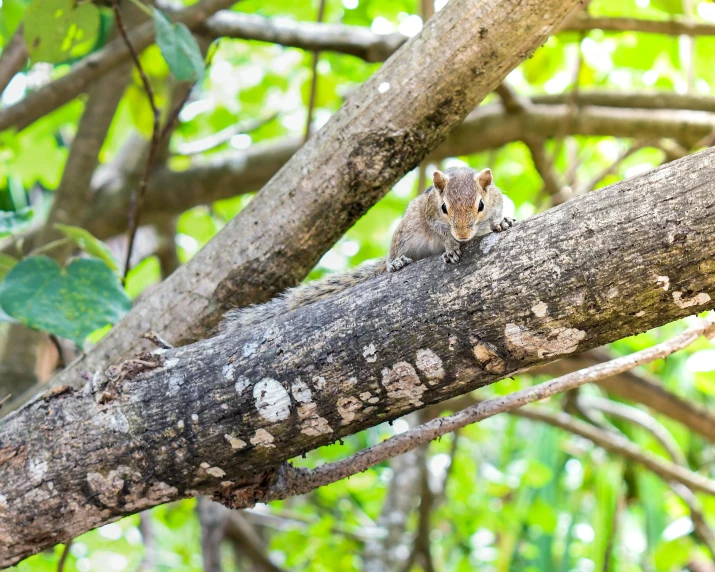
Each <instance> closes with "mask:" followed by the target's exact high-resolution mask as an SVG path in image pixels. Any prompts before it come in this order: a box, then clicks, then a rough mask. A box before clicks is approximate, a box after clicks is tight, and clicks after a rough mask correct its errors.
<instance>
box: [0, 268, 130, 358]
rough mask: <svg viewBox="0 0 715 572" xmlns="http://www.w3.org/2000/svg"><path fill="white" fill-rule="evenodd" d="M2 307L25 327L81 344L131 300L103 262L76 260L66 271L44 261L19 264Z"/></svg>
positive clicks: (2, 293)
mask: <svg viewBox="0 0 715 572" xmlns="http://www.w3.org/2000/svg"><path fill="white" fill-rule="evenodd" d="M0 305H1V306H2V308H3V310H5V312H6V313H7V314H9V315H10V316H12V317H13V318H15V319H17V320H19V321H20V322H22V323H23V324H25V325H27V326H29V327H31V328H35V329H38V330H45V331H48V332H51V333H53V334H55V335H57V336H60V337H63V338H67V339H69V340H72V341H74V342H75V343H77V344H78V345H80V346H81V345H82V343H83V342H84V339H85V338H86V337H87V336H88V335H89V334H90V333H92V332H93V331H95V330H97V329H99V328H101V327H103V326H106V325H107V324H114V323H115V322H117V321H118V320H119V319H120V318H121V317H122V316H123V315H124V314H125V313H126V312H128V311H129V309H130V308H131V305H132V303H131V300H130V299H129V297H128V296H127V294H126V292H124V290H123V289H122V287H121V285H120V283H119V280H118V279H117V277H116V276H115V275H114V274H113V273H112V271H111V270H110V269H109V268H108V267H107V265H106V264H105V263H104V262H101V261H99V260H93V259H92V260H90V259H84V258H80V259H75V260H73V261H72V262H71V263H70V264H69V265H68V266H67V267H66V268H62V267H60V265H59V264H58V263H57V262H55V261H54V260H52V259H51V258H48V257H46V256H31V257H30V258H26V259H25V260H23V261H22V262H19V263H17V264H16V265H15V266H14V268H13V269H12V270H10V272H9V273H8V275H7V276H6V277H5V281H4V282H3V283H2V285H0Z"/></svg>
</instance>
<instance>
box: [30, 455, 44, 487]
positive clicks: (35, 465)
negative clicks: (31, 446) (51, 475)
mask: <svg viewBox="0 0 715 572" xmlns="http://www.w3.org/2000/svg"><path fill="white" fill-rule="evenodd" d="M27 472H28V473H29V474H30V477H32V480H33V481H35V482H37V483H39V482H40V481H42V477H44V476H45V473H46V472H47V461H45V460H44V459H30V460H29V461H28V462H27Z"/></svg>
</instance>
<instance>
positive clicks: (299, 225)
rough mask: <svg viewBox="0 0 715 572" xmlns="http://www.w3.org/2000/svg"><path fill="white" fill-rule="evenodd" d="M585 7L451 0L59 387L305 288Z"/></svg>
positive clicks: (65, 376) (551, 2)
mask: <svg viewBox="0 0 715 572" xmlns="http://www.w3.org/2000/svg"><path fill="white" fill-rule="evenodd" d="M577 3H578V2H577V0H569V1H568V2H563V1H561V2H559V1H557V0H548V1H546V2H541V3H539V4H538V5H536V4H528V3H527V4H524V3H522V2H519V3H516V5H515V6H514V7H511V8H510V7H509V6H508V5H506V4H504V3H503V2H498V1H497V0H485V1H483V2H480V3H479V5H478V6H477V7H475V6H474V5H473V4H472V2H471V1H470V0H455V1H453V2H450V3H449V4H448V5H447V6H446V7H445V8H444V9H443V10H441V11H440V12H439V14H437V15H436V16H435V17H434V18H433V19H432V20H431V21H430V25H429V26H427V27H426V28H424V29H423V30H422V32H421V33H420V34H419V35H417V36H415V37H414V38H412V39H411V40H410V41H409V42H408V43H407V44H406V45H405V46H404V48H403V49H401V50H399V51H398V52H397V53H396V54H395V55H394V57H393V58H391V59H390V61H389V62H387V63H386V64H385V65H384V66H383V67H382V68H381V69H380V70H379V71H378V72H377V73H376V74H375V75H373V76H372V77H371V78H370V79H369V80H368V81H367V82H366V83H364V84H363V85H362V86H361V87H360V88H359V89H358V90H357V91H356V92H355V93H354V94H353V95H352V96H351V98H350V100H349V101H348V102H347V103H346V104H345V105H344V106H343V107H342V108H341V109H340V110H339V111H338V112H337V113H336V114H335V115H334V116H333V117H332V119H331V120H330V121H329V122H328V123H327V124H326V125H325V126H324V127H323V128H322V129H321V130H320V132H319V133H318V134H316V135H315V136H314V137H313V138H312V140H311V144H310V145H306V146H303V147H302V148H301V149H300V151H298V152H297V153H296V154H295V155H294V156H293V157H292V158H291V159H290V161H288V163H286V165H285V166H284V167H283V168H282V169H281V170H280V172H279V173H278V174H277V175H276V176H275V177H273V178H272V179H271V181H270V182H269V183H268V185H267V186H266V187H264V188H263V190H262V192H261V193H260V195H259V196H257V197H256V199H254V200H253V201H252V202H251V203H250V204H249V205H248V207H247V208H246V209H244V210H243V211H242V212H241V213H240V214H239V215H238V216H237V217H236V218H235V219H234V220H233V221H232V222H231V223H230V224H229V225H227V226H226V228H224V229H223V230H222V232H221V233H220V234H219V235H218V236H217V237H216V238H214V239H213V240H212V241H211V242H210V243H209V244H208V245H207V246H206V247H205V248H204V249H203V250H202V251H201V252H200V253H199V254H198V255H197V256H195V257H194V258H193V259H192V260H191V261H190V262H189V263H188V264H186V265H185V266H182V267H181V268H179V269H178V270H177V271H176V272H175V273H174V274H173V275H172V276H171V277H170V278H169V279H168V280H167V281H165V282H164V283H163V284H162V285H161V286H160V287H159V288H157V290H155V291H154V293H153V294H152V296H150V297H149V298H148V299H146V300H145V301H143V302H141V303H139V304H138V305H137V306H136V307H135V308H134V309H133V310H132V311H131V312H130V313H129V314H128V316H127V317H126V318H125V319H124V320H123V322H122V323H121V324H120V325H118V326H117V327H115V328H114V329H113V330H112V331H111V332H110V333H109V334H108V335H107V336H106V337H105V338H104V339H103V340H102V341H101V342H100V343H99V344H98V345H97V346H96V347H95V349H94V350H93V351H92V352H90V354H88V355H87V356H86V358H85V359H83V360H81V361H80V362H78V363H77V364H75V366H74V367H73V366H70V367H69V368H67V370H66V372H64V373H63V374H61V376H60V377H58V378H57V381H58V382H59V383H60V384H62V383H76V377H74V373H75V372H76V371H77V369H86V370H89V371H95V370H98V369H104V368H105V367H106V366H107V365H108V364H109V363H112V362H113V361H114V360H116V359H117V358H118V357H119V356H121V355H122V354H126V353H127V352H129V351H130V350H131V349H134V348H136V340H138V339H139V338H140V337H141V335H142V334H143V333H144V332H146V331H147V330H149V329H153V330H156V331H159V332H160V333H161V334H162V335H163V336H165V337H166V339H167V340H168V341H169V342H171V343H174V344H177V345H179V344H181V343H186V342H188V341H192V340H196V339H199V338H201V337H204V336H205V335H206V333H207V331H208V330H210V329H211V328H213V327H215V326H216V325H217V323H218V321H219V320H220V318H221V316H222V315H223V313H224V312H225V311H226V310H227V309H228V308H229V307H231V306H234V305H238V304H248V303H253V302H261V301H265V300H267V299H269V298H270V297H272V296H273V295H275V294H276V293H277V292H280V291H281V290H283V289H285V288H286V287H287V286H292V285H295V284H296V283H298V282H299V281H300V280H302V279H303V278H304V277H305V276H306V275H307V274H308V272H309V271H310V269H311V268H312V267H313V266H314V265H315V264H316V262H317V261H318V260H319V259H320V257H321V256H322V255H323V254H324V253H325V252H326V251H327V250H328V249H329V248H330V247H331V246H332V245H333V244H334V243H335V242H336V240H337V239H338V238H339V237H340V236H342V234H343V233H344V232H345V231H346V230H347V229H348V228H350V226H352V225H353V224H354V222H355V221H356V220H357V219H358V218H360V216H362V215H363V214H364V213H365V212H366V211H367V210H368V209H369V208H370V207H371V206H372V205H373V204H374V203H375V202H377V200H379V199H380V198H381V197H382V196H383V195H384V194H385V193H386V192H387V190H388V189H389V188H390V187H391V186H392V184H393V183H395V182H396V181H397V180H399V179H400V178H401V177H402V176H403V175H404V174H405V173H406V172H408V171H409V170H411V169H412V168H413V167H415V166H416V165H417V164H418V163H419V162H420V161H421V160H422V159H423V158H424V157H425V155H426V154H427V153H428V152H429V151H430V150H432V149H433V148H434V147H436V146H437V145H438V144H439V143H440V142H441V141H442V140H443V139H444V138H445V137H446V136H447V134H448V132H449V130H450V129H452V128H453V127H454V126H455V125H457V124H459V123H460V122H461V121H462V120H463V118H464V117H465V116H466V114H467V113H468V112H469V110H471V109H473V108H474V106H475V105H476V104H477V103H478V102H479V101H480V100H481V99H482V98H483V97H485V96H486V95H487V94H488V93H489V92H490V91H491V90H492V89H493V87H494V86H495V85H496V84H497V83H499V82H500V81H501V80H502V79H503V78H504V76H505V75H506V74H507V73H508V72H509V71H510V70H511V69H513V68H514V67H515V66H516V65H517V64H518V63H519V61H521V59H522V58H523V57H525V56H526V55H527V54H528V52H529V51H530V50H533V49H534V48H535V46H537V45H538V44H539V43H540V42H542V41H543V40H544V38H545V37H547V35H548V33H549V31H550V29H551V28H550V26H555V25H557V24H558V22H559V21H560V20H561V19H563V18H564V17H565V16H566V15H567V13H568V12H569V10H570V9H571V8H573V7H574V6H575V5H576V4H577ZM547 13H548V14H549V18H551V19H553V22H552V23H550V25H549V26H546V25H545V24H544V14H547ZM485 30H486V32H485ZM507 30H509V31H510V32H509V33H506V32H507ZM514 30H521V31H523V33H519V34H515V33H514ZM447 37H448V38H449V39H450V40H449V41H446V38H447ZM436 45H439V46H440V49H439V50H436V51H435V49H434V46H436ZM435 53H437V54H438V55H437V56H435ZM418 63H419V65H418ZM150 195H152V193H151V190H150V192H149V194H148V196H147V200H148V199H149V196H150ZM164 208H165V209H166V208H167V206H166V205H165V206H164ZM267 221H269V222H267ZM148 321H151V323H152V326H151V327H147V326H148ZM63 380H66V381H63Z"/></svg>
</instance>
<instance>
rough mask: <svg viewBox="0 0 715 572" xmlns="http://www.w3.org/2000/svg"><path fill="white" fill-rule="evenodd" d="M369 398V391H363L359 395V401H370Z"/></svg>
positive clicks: (370, 395) (370, 394)
mask: <svg viewBox="0 0 715 572" xmlns="http://www.w3.org/2000/svg"><path fill="white" fill-rule="evenodd" d="M371 397H372V393H370V392H369V391H363V392H362V393H361V394H360V399H362V400H363V401H367V400H368V399H370V398H371Z"/></svg>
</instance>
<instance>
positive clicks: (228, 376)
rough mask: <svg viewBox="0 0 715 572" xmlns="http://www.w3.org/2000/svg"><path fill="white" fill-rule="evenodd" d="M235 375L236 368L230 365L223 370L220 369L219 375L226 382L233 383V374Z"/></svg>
mask: <svg viewBox="0 0 715 572" xmlns="http://www.w3.org/2000/svg"><path fill="white" fill-rule="evenodd" d="M234 373H236V366H234V365H233V364H232V363H228V364H226V365H225V366H223V368H222V369H221V374H222V375H223V376H224V378H226V379H227V380H228V381H233V374H234Z"/></svg>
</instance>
